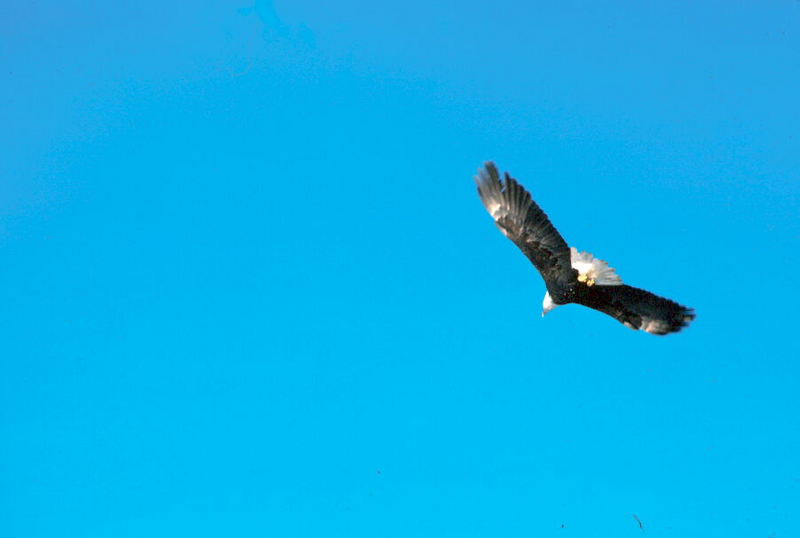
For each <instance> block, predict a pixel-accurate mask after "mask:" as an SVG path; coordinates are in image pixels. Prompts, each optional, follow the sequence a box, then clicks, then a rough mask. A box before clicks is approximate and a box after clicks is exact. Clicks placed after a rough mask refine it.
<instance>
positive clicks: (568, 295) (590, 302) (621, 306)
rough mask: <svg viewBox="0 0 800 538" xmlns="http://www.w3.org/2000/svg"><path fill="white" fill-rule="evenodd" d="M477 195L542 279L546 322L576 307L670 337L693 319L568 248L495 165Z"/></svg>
mask: <svg viewBox="0 0 800 538" xmlns="http://www.w3.org/2000/svg"><path fill="white" fill-rule="evenodd" d="M475 181H476V182H477V184H478V194H480V197H481V201H482V202H483V205H484V206H486V209H487V210H488V211H489V214H490V215H491V216H492V218H494V221H495V223H496V224H497V227H498V228H500V231H501V232H503V234H504V235H505V236H506V237H508V238H509V239H511V240H512V241H513V242H514V243H515V244H516V245H517V246H518V247H519V248H520V249H521V250H522V252H523V253H525V255H526V256H527V257H528V258H529V259H530V260H531V261H532V262H533V265H534V266H536V269H538V270H539V272H540V273H541V274H542V278H543V279H544V282H545V285H546V286H547V293H545V295H544V300H543V301H542V307H543V310H542V316H544V315H545V314H547V313H548V312H550V311H551V310H553V309H554V308H555V307H557V306H561V305H565V304H569V303H577V304H581V305H584V306H588V307H589V308H594V309H595V310H599V311H600V312H603V313H605V314H608V315H609V316H611V317H613V318H615V319H616V320H618V321H619V322H621V323H623V324H624V325H625V326H627V327H630V328H631V329H633V330H643V331H646V332H648V333H651V334H658V335H665V334H669V333H673V332H678V331H680V330H681V329H682V328H684V327H686V326H687V325H688V324H689V323H690V322H691V321H692V320H693V319H694V310H692V309H691V308H687V307H685V306H681V305H679V304H678V303H675V302H673V301H670V300H669V299H664V298H663V297H659V296H658V295H654V294H652V293H650V292H649V291H645V290H641V289H639V288H634V287H633V286H628V285H626V284H623V282H622V279H621V278H620V277H619V275H617V273H616V271H615V270H614V269H613V268H612V267H609V265H608V263H606V262H604V261H603V260H599V259H597V258H595V257H594V256H592V255H591V254H589V253H588V252H580V251H578V249H576V248H575V247H569V246H568V245H567V243H566V242H565V241H564V238H563V237H561V234H559V233H558V231H557V230H556V229H555V227H554V226H553V225H552V224H551V223H550V220H549V219H548V218H547V215H546V214H545V213H544V211H542V209H541V208H540V207H539V206H538V205H537V204H536V202H534V201H533V199H532V198H531V195H530V193H529V192H528V191H527V190H525V188H524V187H523V186H522V185H520V184H519V183H518V182H517V181H516V180H515V179H514V178H513V177H511V176H510V175H509V174H508V172H506V174H505V181H503V180H501V179H500V175H499V173H498V171H497V167H496V166H495V165H494V163H492V162H487V163H486V164H485V166H484V167H483V168H482V169H481V170H480V171H479V172H478V175H477V176H475Z"/></svg>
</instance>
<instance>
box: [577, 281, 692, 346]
mask: <svg viewBox="0 0 800 538" xmlns="http://www.w3.org/2000/svg"><path fill="white" fill-rule="evenodd" d="M585 290H586V291H585V293H581V294H579V295H578V296H577V297H576V298H575V302H576V303H579V304H582V305H584V306H588V307H590V308H594V309H595V310H599V311H600V312H603V313H605V314H608V315H609V316H611V317H613V318H615V319H616V320H618V321H619V322H620V323H622V324H624V325H625V326H627V327H630V328H631V329H634V330H640V329H641V330H643V331H646V332H649V333H651V334H658V335H665V334H670V333H675V332H678V331H680V330H681V329H683V328H684V327H686V326H687V325H689V323H691V321H692V320H693V319H694V317H695V314H694V310H693V309H691V308H687V307H685V306H683V305H679V304H678V303H676V302H674V301H670V300H669V299H665V298H664V297H659V296H658V295H655V294H654V293H650V292H649V291H645V290H642V289H639V288H634V287H633V286H627V285H622V286H592V287H585Z"/></svg>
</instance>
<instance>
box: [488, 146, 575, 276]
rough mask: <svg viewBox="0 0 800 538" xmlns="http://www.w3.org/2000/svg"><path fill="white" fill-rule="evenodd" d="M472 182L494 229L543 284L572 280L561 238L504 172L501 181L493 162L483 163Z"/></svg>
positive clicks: (567, 257)
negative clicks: (516, 249) (518, 251)
mask: <svg viewBox="0 0 800 538" xmlns="http://www.w3.org/2000/svg"><path fill="white" fill-rule="evenodd" d="M475 181H476V182H477V183H478V194H480V196H481V201H482V202H483V205H484V206H486V209H487V210H488V211H489V214H490V215H492V217H493V218H494V220H495V223H496V224H497V227H498V228H500V231H501V232H503V233H504V234H505V236H506V237H508V238H509V239H511V240H512V241H513V242H514V243H515V244H516V245H517V246H518V247H519V248H520V249H521V250H522V252H524V253H525V255H526V256H527V257H528V258H529V259H530V260H531V261H532V262H533V265H535V266H536V268H537V269H538V270H539V272H540V273H541V274H542V278H544V280H545V282H551V281H553V280H561V281H562V282H563V281H568V280H574V279H575V278H576V273H575V272H574V271H573V270H572V265H571V264H570V252H569V247H568V246H567V243H566V242H565V241H564V238H563V237H561V234H559V233H558V231H556V229H555V227H553V225H552V224H551V223H550V220H549V219H548V218H547V215H546V214H545V212H544V211H542V209H541V208H540V207H539V206H538V205H537V204H536V202H534V201H533V199H532V198H531V195H530V193H529V192H528V191H526V190H525V188H524V187H523V186H522V185H520V184H519V183H517V180H515V179H514V178H513V177H511V176H510V175H509V174H508V172H506V174H505V182H503V181H502V180H501V179H500V174H499V173H498V171H497V167H496V166H495V165H494V163H493V162H487V163H486V164H485V165H484V167H483V168H482V169H481V170H480V171H479V172H478V175H477V176H476V177H475Z"/></svg>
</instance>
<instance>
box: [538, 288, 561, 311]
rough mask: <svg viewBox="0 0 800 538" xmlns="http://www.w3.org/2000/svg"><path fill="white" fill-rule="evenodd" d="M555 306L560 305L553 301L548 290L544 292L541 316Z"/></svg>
mask: <svg viewBox="0 0 800 538" xmlns="http://www.w3.org/2000/svg"><path fill="white" fill-rule="evenodd" d="M557 306H561V305H558V304H556V303H554V302H553V298H552V297H550V292H549V291H548V292H545V294H544V299H542V317H544V316H545V314H547V313H548V312H550V311H551V310H552V309H554V308H555V307H557Z"/></svg>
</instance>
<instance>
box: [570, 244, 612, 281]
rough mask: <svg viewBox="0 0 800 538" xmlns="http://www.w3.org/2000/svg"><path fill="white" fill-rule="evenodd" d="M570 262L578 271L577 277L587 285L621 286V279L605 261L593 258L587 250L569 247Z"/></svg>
mask: <svg viewBox="0 0 800 538" xmlns="http://www.w3.org/2000/svg"><path fill="white" fill-rule="evenodd" d="M569 252H570V262H571V264H572V268H573V269H575V270H576V271H578V279H579V280H580V281H581V282H587V283H589V285H590V286H591V285H593V284H600V285H601V286H621V285H622V279H621V278H620V277H619V275H618V274H617V273H616V271H614V268H613V267H609V265H608V263H607V262H604V261H603V260H600V259H598V258H595V257H594V256H592V255H591V254H590V253H588V252H579V251H578V249H576V248H575V247H570V249H569Z"/></svg>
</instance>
